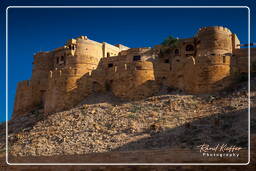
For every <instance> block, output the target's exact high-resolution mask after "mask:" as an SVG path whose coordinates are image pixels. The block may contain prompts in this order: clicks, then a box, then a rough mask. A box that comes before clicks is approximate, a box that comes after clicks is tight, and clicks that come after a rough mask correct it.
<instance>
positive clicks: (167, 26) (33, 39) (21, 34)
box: [0, 3, 255, 122]
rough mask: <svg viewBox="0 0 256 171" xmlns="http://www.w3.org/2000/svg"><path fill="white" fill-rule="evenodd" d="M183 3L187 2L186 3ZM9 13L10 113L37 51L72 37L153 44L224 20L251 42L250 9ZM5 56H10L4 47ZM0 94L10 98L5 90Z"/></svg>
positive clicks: (219, 23) (30, 70) (2, 109)
mask: <svg viewBox="0 0 256 171" xmlns="http://www.w3.org/2000/svg"><path fill="white" fill-rule="evenodd" d="M54 5H56V4H54ZM73 5H74V4H73ZM80 5H81V4H80ZM91 5H95V4H91ZM97 5H98V4H97ZM111 5H113V4H111ZM119 5H127V4H119ZM128 5H131V4H128ZM136 5H138V4H136ZM139 5H142V4H139ZM150 5H158V4H150ZM168 5H172V4H168ZM174 5H177V4H174ZM178 5H179V4H178ZM183 5H186V3H185V4H183ZM194 5H196V4H194ZM204 5H207V4H204ZM8 14H9V18H8V22H9V29H8V33H9V34H8V41H9V44H8V46H9V48H8V52H9V56H8V59H9V60H8V68H9V70H8V75H9V77H8V78H9V82H8V83H9V87H8V89H9V91H8V93H9V101H8V102H9V105H8V110H9V112H8V114H9V118H10V116H11V114H12V111H13V106H14V98H15V91H16V86H17V83H18V82H19V81H21V80H27V79H30V77H31V72H32V62H33V54H34V53H36V52H38V51H49V50H52V49H54V48H57V47H60V46H63V45H64V43H65V42H66V41H67V40H68V39H70V38H75V37H78V36H80V35H85V36H88V38H89V39H92V40H96V41H98V42H103V41H105V42H108V43H110V44H117V43H121V44H124V45H126V46H129V47H152V46H154V45H156V44H159V43H161V42H162V41H163V40H164V39H165V38H166V37H167V36H169V35H172V36H174V37H179V38H188V37H193V36H194V35H195V34H196V32H197V30H198V29H199V28H200V27H204V26H214V25H221V26H225V27H228V28H229V29H230V30H231V31H232V32H234V33H236V34H237V35H238V37H239V39H240V40H241V43H247V41H248V40H247V37H248V32H247V30H248V10H247V9H246V8H243V9H238V8H237V9H210V8H208V9H199V8H196V9H38V8H37V9H28V8H26V9H9V11H8ZM1 15H3V16H4V13H3V12H2V13H1ZM2 18H3V17H2ZM1 28H3V27H1ZM1 33H3V34H4V29H2V30H1ZM253 41H254V42H255V39H253V37H252V41H251V42H253ZM3 44H5V42H4V41H3V40H1V48H3V47H4V46H3ZM1 50H2V49H1ZM1 57H5V55H4V53H2V52H1ZM2 61H3V60H2ZM3 63H4V61H3ZM4 69H5V68H4V67H3V68H1V75H0V76H1V80H2V78H3V80H4V77H5V72H4ZM3 82H4V81H3ZM0 86H1V87H0V89H1V90H2V92H5V84H1V85H0ZM0 96H1V99H3V101H4V99H5V94H3V93H1V95H0ZM0 108H1V111H0V112H1V114H2V113H3V114H4V113H5V104H4V103H1V104H0ZM2 116H4V115H1V117H0V122H2V121H4V120H5V118H4V117H2Z"/></svg>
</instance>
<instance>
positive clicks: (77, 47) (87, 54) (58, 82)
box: [44, 36, 103, 113]
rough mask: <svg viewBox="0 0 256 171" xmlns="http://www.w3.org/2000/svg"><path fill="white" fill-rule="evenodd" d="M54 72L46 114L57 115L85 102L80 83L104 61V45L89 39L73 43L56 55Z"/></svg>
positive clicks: (51, 77) (55, 52) (83, 37)
mask: <svg viewBox="0 0 256 171" xmlns="http://www.w3.org/2000/svg"><path fill="white" fill-rule="evenodd" d="M53 54H54V55H53V56H54V69H53V70H52V71H50V73H49V86H48V90H47V94H46V100H45V101H46V104H45V106H44V107H45V112H46V113H51V112H57V111H61V110H63V109H65V108H69V107H72V106H73V105H76V104H77V103H78V102H79V101H81V100H82V99H80V98H82V96H80V94H77V88H78V86H77V85H78V83H77V81H78V80H79V79H81V78H82V77H83V76H84V75H86V74H87V73H89V72H91V71H92V70H94V69H96V67H97V66H98V63H99V61H100V59H101V58H102V54H103V51H102V44H101V43H98V42H95V41H92V40H89V39H87V37H85V36H81V37H79V38H76V39H71V40H69V41H68V42H67V43H66V45H65V46H64V47H61V48H57V49H55V50H54V51H53Z"/></svg>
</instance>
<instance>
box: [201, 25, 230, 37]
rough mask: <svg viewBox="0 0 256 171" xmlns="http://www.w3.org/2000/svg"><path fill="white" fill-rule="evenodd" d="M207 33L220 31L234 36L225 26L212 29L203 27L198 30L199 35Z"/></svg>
mask: <svg viewBox="0 0 256 171" xmlns="http://www.w3.org/2000/svg"><path fill="white" fill-rule="evenodd" d="M207 31H218V32H225V33H228V34H232V32H231V31H230V30H229V29H228V28H226V27H223V26H212V27H202V28H200V29H199V30H198V32H197V35H198V34H200V33H202V32H207Z"/></svg>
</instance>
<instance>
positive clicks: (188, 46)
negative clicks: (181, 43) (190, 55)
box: [186, 45, 194, 51]
mask: <svg viewBox="0 0 256 171" xmlns="http://www.w3.org/2000/svg"><path fill="white" fill-rule="evenodd" d="M186 51H194V46H193V45H187V46H186Z"/></svg>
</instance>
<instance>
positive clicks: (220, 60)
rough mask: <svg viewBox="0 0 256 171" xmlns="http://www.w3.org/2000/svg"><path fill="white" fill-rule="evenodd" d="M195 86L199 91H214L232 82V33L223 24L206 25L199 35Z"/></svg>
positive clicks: (195, 89) (195, 90)
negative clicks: (230, 77) (230, 78)
mask: <svg viewBox="0 0 256 171" xmlns="http://www.w3.org/2000/svg"><path fill="white" fill-rule="evenodd" d="M196 38H197V45H196V49H197V53H196V58H195V65H194V66H195V75H196V76H195V87H194V88H192V91H194V92H197V93H212V92H216V91H218V90H221V89H223V88H225V87H227V86H228V84H229V83H230V80H229V76H230V58H231V53H232V33H231V31H230V30H229V29H227V28H225V27H221V26H214V27H204V28H201V29H199V31H198V33H197V35H196Z"/></svg>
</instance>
